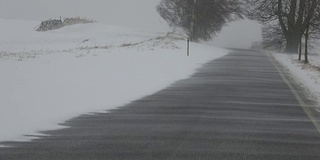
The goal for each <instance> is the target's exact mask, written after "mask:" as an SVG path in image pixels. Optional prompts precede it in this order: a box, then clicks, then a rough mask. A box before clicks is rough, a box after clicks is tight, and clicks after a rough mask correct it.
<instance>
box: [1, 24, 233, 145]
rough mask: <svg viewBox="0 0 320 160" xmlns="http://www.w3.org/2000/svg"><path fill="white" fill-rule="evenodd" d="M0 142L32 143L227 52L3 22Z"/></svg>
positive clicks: (122, 31) (141, 36) (97, 28)
mask: <svg viewBox="0 0 320 160" xmlns="http://www.w3.org/2000/svg"><path fill="white" fill-rule="evenodd" d="M0 23H1V24H5V25H1V26H0V35H1V37H0V44H1V45H0V47H1V48H0V73H1V79H0V88H1V90H0V97H1V100H0V109H1V112H0V126H1V131H0V141H25V140H30V139H31V137H28V136H23V135H37V132H39V131H42V130H53V129H59V128H63V126H60V125H58V124H59V123H63V122H64V121H66V120H68V119H70V118H72V117H76V116H78V115H80V114H85V113H90V112H105V111H107V110H110V109H113V108H116V107H119V106H123V105H125V104H127V103H130V102H131V101H133V100H136V99H139V98H141V97H143V96H146V95H149V94H152V93H155V92H157V91H159V90H161V89H163V88H165V87H167V86H169V85H170V84H172V83H173V82H174V81H177V80H180V79H184V78H188V76H190V75H192V74H193V73H194V72H195V71H196V69H197V68H198V67H200V66H201V65H202V64H203V63H206V62H208V61H209V60H212V59H215V58H218V57H221V56H223V55H225V54H227V52H228V51H227V50H224V49H218V48H213V47H210V46H205V45H200V44H191V56H190V57H187V56H186V43H185V41H183V40H179V38H177V37H174V36H165V35H166V34H165V33H148V32H139V31H134V30H130V29H126V28H120V27H114V26H108V25H102V24H87V25H76V26H70V27H66V28H62V29H60V30H55V31H50V32H35V31H33V30H32V28H33V27H34V26H36V25H37V22H29V21H11V20H0Z"/></svg>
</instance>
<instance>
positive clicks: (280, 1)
mask: <svg viewBox="0 0 320 160" xmlns="http://www.w3.org/2000/svg"><path fill="white" fill-rule="evenodd" d="M245 1H246V2H247V3H246V8H247V10H248V12H247V14H246V15H247V16H248V17H249V18H250V19H253V20H258V21H260V22H262V23H263V24H265V23H269V22H272V23H275V22H276V21H278V23H279V25H280V27H281V30H282V32H283V34H284V36H285V39H286V49H285V50H286V52H290V53H297V51H298V47H299V44H300V40H301V37H302V36H303V34H304V33H305V31H306V30H307V27H308V25H309V23H310V21H311V20H312V18H313V17H314V13H315V11H316V9H317V8H319V7H320V6H319V0H245ZM308 3H309V4H308Z"/></svg>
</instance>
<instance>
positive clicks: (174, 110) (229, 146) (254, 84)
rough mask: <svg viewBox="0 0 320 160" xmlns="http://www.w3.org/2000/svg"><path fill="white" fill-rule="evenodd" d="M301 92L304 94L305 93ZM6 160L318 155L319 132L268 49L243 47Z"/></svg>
mask: <svg viewBox="0 0 320 160" xmlns="http://www.w3.org/2000/svg"><path fill="white" fill-rule="evenodd" d="M298 92H299V91H298ZM64 125H67V126H70V128H67V129H62V130H57V131H50V132H47V133H48V134H50V135H51V136H49V137H43V138H42V139H38V140H34V141H33V142H20V143H7V144H9V145H12V146H14V147H13V148H0V159H1V160H107V159H114V160H118V159H119V160H122V159H128V160H143V159H150V160H154V159H159V160H164V159H166V160H178V159H179V160H188V159H190V160H191V159H192V160H195V159H199V160H203V159H210V160H214V159H216V160H313V159H314V160H319V159H320V134H319V132H318V130H317V128H316V127H315V125H314V124H313V123H312V122H311V121H310V118H309V117H308V116H307V114H306V113H305V111H304V110H303V108H302V107H301V106H300V103H299V102H298V101H297V98H296V96H294V94H293V92H292V91H291V90H290V88H289V87H288V85H287V84H286V82H285V81H284V80H283V79H282V77H281V76H280V74H279V72H278V71H277V69H276V68H275V67H274V66H273V64H272V63H271V61H270V60H269V59H268V58H267V55H266V54H265V53H258V52H254V51H245V50H242V51H241V50H238V51H234V52H233V53H231V54H229V55H227V56H224V57H222V58H220V59H218V60H214V61H211V62H209V63H207V64H206V65H204V66H203V67H202V68H201V69H199V71H198V72H197V73H196V74H194V75H193V76H192V77H191V78H189V79H186V80H181V81H178V82H176V83H174V84H173V85H172V86H171V87H168V88H166V89H164V90H162V91H160V92H158V93H156V94H154V95H150V96H147V97H144V98H142V99H140V100H137V101H135V102H132V103H130V104H128V105H126V106H124V107H121V108H119V109H116V110H113V111H111V112H109V113H103V114H96V115H83V116H80V117H78V118H75V119H72V120H70V121H68V122H66V123H65V124H64Z"/></svg>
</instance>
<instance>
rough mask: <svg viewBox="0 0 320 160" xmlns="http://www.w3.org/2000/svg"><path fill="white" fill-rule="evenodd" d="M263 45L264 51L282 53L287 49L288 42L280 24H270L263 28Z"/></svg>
mask: <svg viewBox="0 0 320 160" xmlns="http://www.w3.org/2000/svg"><path fill="white" fill-rule="evenodd" d="M262 45H263V48H264V49H272V50H279V51H280V52H281V51H283V50H284V49H285V47H286V40H285V36H284V34H283V32H282V29H281V27H280V25H279V23H277V22H274V23H268V24H265V25H264V26H263V27H262Z"/></svg>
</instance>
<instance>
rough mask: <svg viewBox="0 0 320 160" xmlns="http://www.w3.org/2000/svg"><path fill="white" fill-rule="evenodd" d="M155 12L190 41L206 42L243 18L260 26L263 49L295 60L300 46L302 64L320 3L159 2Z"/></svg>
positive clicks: (317, 29) (319, 24)
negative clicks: (290, 54)
mask: <svg viewBox="0 0 320 160" xmlns="http://www.w3.org/2000/svg"><path fill="white" fill-rule="evenodd" d="M157 11H158V13H159V14H160V15H161V16H162V17H163V18H164V19H165V20H166V21H167V22H168V24H169V25H170V26H171V27H176V28H180V29H182V30H183V31H184V32H185V33H186V34H187V35H188V37H189V38H190V40H191V41H199V40H205V41H206V40H210V39H212V37H213V36H214V35H215V34H216V33H217V32H219V31H220V30H221V29H222V27H223V26H224V25H225V24H226V23H227V22H230V21H233V20H237V19H242V18H243V17H244V16H245V17H247V18H249V19H251V20H256V21H258V22H260V23H261V24H263V28H262V32H263V33H262V35H263V46H264V47H266V48H274V49H283V50H284V51H285V52H288V53H299V59H301V53H302V48H303V47H304V49H305V62H306V63H308V55H307V54H308V48H309V44H310V40H311V43H313V42H316V41H317V39H318V38H319V33H320V0H162V1H161V2H160V4H159V5H158V6H157ZM303 40H304V42H302V41H303ZM303 45H304V46H303Z"/></svg>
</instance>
